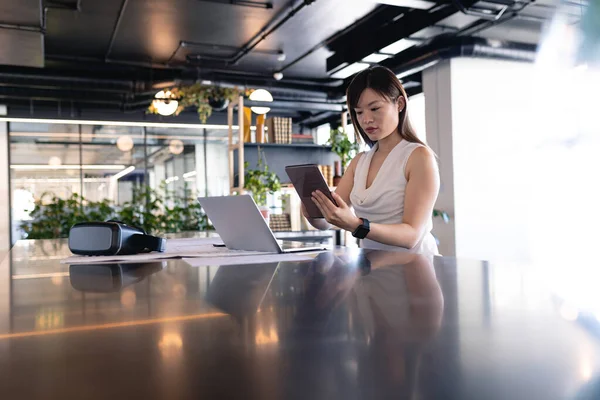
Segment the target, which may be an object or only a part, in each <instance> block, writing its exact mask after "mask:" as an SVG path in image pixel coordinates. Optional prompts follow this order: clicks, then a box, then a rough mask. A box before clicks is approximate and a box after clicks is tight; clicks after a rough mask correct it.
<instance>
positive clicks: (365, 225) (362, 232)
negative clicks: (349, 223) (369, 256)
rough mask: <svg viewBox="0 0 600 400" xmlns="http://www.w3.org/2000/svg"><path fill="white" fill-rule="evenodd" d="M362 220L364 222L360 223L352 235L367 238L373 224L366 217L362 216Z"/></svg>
mask: <svg viewBox="0 0 600 400" xmlns="http://www.w3.org/2000/svg"><path fill="white" fill-rule="evenodd" d="M361 221H362V224H360V225H359V226H358V228H356V229H355V230H354V232H352V236H354V237H355V238H357V239H364V238H366V237H367V235H368V234H369V232H370V231H371V224H370V223H369V220H368V219H366V218H361Z"/></svg>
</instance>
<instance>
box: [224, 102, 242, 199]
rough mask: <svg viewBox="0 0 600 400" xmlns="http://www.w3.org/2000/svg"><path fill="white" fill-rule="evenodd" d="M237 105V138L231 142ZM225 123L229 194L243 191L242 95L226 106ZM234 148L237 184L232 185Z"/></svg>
mask: <svg viewBox="0 0 600 400" xmlns="http://www.w3.org/2000/svg"><path fill="white" fill-rule="evenodd" d="M236 107H237V113H238V134H237V136H238V140H237V143H235V144H234V143H233V112H234V109H235V108H236ZM227 124H228V125H229V129H228V132H229V134H228V138H229V145H228V151H229V194H234V193H235V192H237V193H240V194H241V193H243V192H244V97H242V96H240V97H239V98H238V101H237V104H236V103H235V102H233V101H232V102H230V103H229V105H228V106H227ZM235 150H237V151H238V154H237V156H238V166H237V167H238V186H236V187H234V180H233V177H234V172H233V169H234V168H233V164H234V160H233V158H234V157H235V154H234V152H235Z"/></svg>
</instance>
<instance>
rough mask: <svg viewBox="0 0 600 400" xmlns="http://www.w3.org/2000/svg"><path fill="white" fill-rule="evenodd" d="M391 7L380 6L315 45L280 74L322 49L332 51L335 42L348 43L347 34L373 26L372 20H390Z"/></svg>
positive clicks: (288, 64)
mask: <svg viewBox="0 0 600 400" xmlns="http://www.w3.org/2000/svg"><path fill="white" fill-rule="evenodd" d="M389 8H390V6H379V7H377V8H376V9H375V11H373V12H371V13H369V14H367V15H366V16H364V17H363V18H361V19H359V20H358V21H356V22H354V24H352V25H350V26H348V27H346V28H344V29H342V30H341V31H338V32H336V33H334V34H333V35H332V36H330V37H328V38H327V39H325V40H323V41H321V42H319V43H317V44H316V45H314V46H313V47H311V48H310V49H309V50H308V51H306V52H305V53H303V54H302V55H301V56H299V57H297V58H295V59H294V60H293V61H291V62H289V63H287V64H285V65H284V66H283V67H281V68H279V72H283V71H285V70H286V69H288V68H291V67H293V66H294V65H296V64H298V63H299V62H300V61H302V60H304V59H305V58H306V57H308V56H310V55H311V54H313V53H314V52H315V51H317V50H319V49H321V48H322V47H325V46H327V47H328V48H329V49H330V50H331V49H332V48H333V47H335V46H336V45H334V44H333V43H334V42H337V41H344V42H345V41H346V40H345V39H342V38H345V37H346V35H347V34H349V33H350V32H352V31H354V30H356V29H359V27H361V26H363V25H366V24H368V25H369V26H371V24H370V21H371V20H372V19H379V18H388V17H385V15H389V14H385V13H386V12H387V11H389Z"/></svg>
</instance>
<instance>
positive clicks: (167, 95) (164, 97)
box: [152, 90, 179, 117]
mask: <svg viewBox="0 0 600 400" xmlns="http://www.w3.org/2000/svg"><path fill="white" fill-rule="evenodd" d="M154 98H155V99H156V100H153V101H152V105H153V106H154V108H156V111H157V112H158V113H159V114H160V115H164V116H165V117H168V116H169V115H173V114H174V113H175V111H177V107H179V102H178V101H177V100H171V99H172V98H173V94H172V93H171V91H170V90H161V91H160V92H158V93H156V95H155V96H154Z"/></svg>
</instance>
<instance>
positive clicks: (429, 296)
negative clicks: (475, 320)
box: [206, 251, 444, 398]
mask: <svg viewBox="0 0 600 400" xmlns="http://www.w3.org/2000/svg"><path fill="white" fill-rule="evenodd" d="M206 301H207V302H208V303H210V304H211V305H213V306H214V307H216V308H218V309H219V310H220V311H223V312H225V313H227V314H229V315H231V316H232V317H234V318H235V319H236V320H237V321H238V323H239V326H240V335H241V338H242V342H243V343H244V345H245V346H246V347H247V348H257V347H258V348H265V346H269V347H270V348H271V350H272V351H274V352H275V353H273V357H276V358H277V359H278V360H279V362H282V363H284V364H285V365H289V367H290V369H289V370H287V371H279V372H278V374H284V375H289V374H294V373H299V374H300V373H301V374H303V376H304V377H305V378H306V379H307V386H306V388H307V390H308V391H309V392H310V391H311V390H315V393H314V394H315V395H316V394H317V391H316V390H317V388H319V389H318V390H319V393H322V389H323V385H325V386H327V385H329V384H331V383H332V382H329V383H328V382H327V379H324V377H325V376H328V375H331V374H333V376H332V379H334V380H335V381H336V382H337V383H336V387H337V388H338V390H340V391H341V392H346V391H348V394H351V393H352V391H353V390H367V392H365V393H362V394H363V395H364V396H369V397H371V398H377V396H378V395H380V394H384V393H389V391H390V390H396V391H398V393H407V394H411V395H412V394H414V393H415V387H416V380H417V376H418V369H419V361H420V358H421V353H422V351H423V349H424V347H425V346H426V344H427V342H428V341H430V340H431V339H432V338H433V337H434V336H435V334H436V333H437V332H438V330H439V329H440V325H441V321H442V314H443V306H444V301H443V296H442V291H441V289H440V286H439V284H438V282H437V280H436V276H435V270H434V267H433V262H432V259H431V258H429V257H426V256H421V255H416V254H403V253H393V252H381V251H376V252H375V251H373V252H369V251H357V252H355V253H352V252H344V254H341V255H336V254H335V253H333V252H327V253H321V254H319V255H318V256H316V257H315V258H314V260H313V261H312V262H309V263H285V262H282V263H278V264H277V263H271V264H265V265H262V266H257V267H252V268H249V267H248V266H245V267H244V266H241V265H231V266H226V267H220V268H219V270H218V271H217V273H216V275H215V277H214V279H213V281H212V283H211V286H210V287H209V290H208V292H207V296H206ZM263 350H264V349H263ZM272 361H273V360H272ZM265 371H270V369H269V368H267V369H265ZM263 375H264V373H263V372H260V370H257V371H256V372H255V378H257V379H258V380H259V381H261V382H262V381H263V380H264V381H267V380H268V379H270V378H273V377H272V376H271V377H270V378H269V377H267V376H263ZM284 382H286V380H285V379H284ZM375 382H377V383H378V384H377V385H375V384H374V383H375ZM382 382H385V384H384V385H382ZM371 383H373V384H371ZM311 387H312V388H313V389H311Z"/></svg>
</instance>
